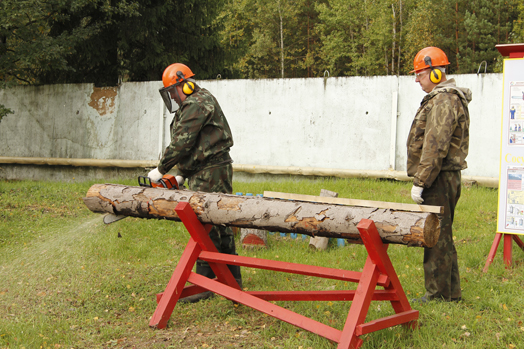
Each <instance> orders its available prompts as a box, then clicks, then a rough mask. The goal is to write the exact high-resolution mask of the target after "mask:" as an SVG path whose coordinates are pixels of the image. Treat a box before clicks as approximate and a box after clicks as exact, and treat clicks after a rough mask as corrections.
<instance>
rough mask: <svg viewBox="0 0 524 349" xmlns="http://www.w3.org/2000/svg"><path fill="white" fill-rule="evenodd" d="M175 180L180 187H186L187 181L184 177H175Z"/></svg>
mask: <svg viewBox="0 0 524 349" xmlns="http://www.w3.org/2000/svg"><path fill="white" fill-rule="evenodd" d="M175 179H176V181H177V183H178V186H179V187H181V186H183V185H184V182H185V181H186V179H185V178H184V177H182V176H175Z"/></svg>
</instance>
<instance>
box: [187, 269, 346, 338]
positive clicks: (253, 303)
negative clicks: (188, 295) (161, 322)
mask: <svg viewBox="0 0 524 349" xmlns="http://www.w3.org/2000/svg"><path fill="white" fill-rule="evenodd" d="M188 281H189V282H191V283H194V284H197V285H199V286H202V287H206V288H207V289H208V290H210V291H213V292H215V293H217V294H219V295H222V296H224V297H226V298H228V299H231V300H233V301H235V302H237V303H241V304H244V305H247V306H248V307H250V308H253V309H255V310H258V311H260V312H262V313H264V314H267V315H270V316H273V317H275V318H277V319H279V320H282V321H285V322H288V323H290V324H292V325H294V326H297V327H300V328H302V329H304V330H307V331H310V332H312V333H315V334H318V335H320V336H322V337H324V338H327V339H330V340H332V341H335V342H337V341H338V340H339V338H340V331H339V330H337V329H334V328H332V327H330V326H327V325H325V324H323V323H321V322H318V321H315V320H312V319H310V318H307V317H305V316H303V315H300V314H297V313H295V312H292V311H291V310H287V309H285V308H282V307H279V306H278V305H275V304H273V303H269V302H266V301H264V300H261V299H260V298H257V297H254V296H252V295H250V294H248V293H246V292H243V291H239V290H236V289H234V288H232V287H229V286H227V285H224V284H222V283H219V282H216V281H213V280H211V279H208V278H206V277H204V276H201V275H198V274H195V273H191V275H190V277H189V279H188Z"/></svg>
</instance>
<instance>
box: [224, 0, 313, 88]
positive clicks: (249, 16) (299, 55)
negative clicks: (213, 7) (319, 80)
mask: <svg viewBox="0 0 524 349" xmlns="http://www.w3.org/2000/svg"><path fill="white" fill-rule="evenodd" d="M221 17H222V18H223V19H224V29H223V31H222V33H221V34H222V44H223V45H224V48H225V50H226V52H227V51H229V52H235V53H234V54H230V55H229V56H228V58H227V60H226V61H227V62H228V63H227V65H228V67H229V69H230V71H232V72H234V75H236V76H242V77H249V78H277V77H279V78H281V77H295V76H313V74H315V73H316V70H315V66H314V63H315V59H316V57H317V51H318V49H317V47H318V45H319V40H318V37H317V36H316V31H315V24H316V23H317V21H318V17H317V13H316V11H315V2H314V1H312V0H298V1H295V0H278V1H273V0H230V1H228V2H227V3H226V6H225V8H224V10H223V11H222V15H221Z"/></svg>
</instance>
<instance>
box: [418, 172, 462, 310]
mask: <svg viewBox="0 0 524 349" xmlns="http://www.w3.org/2000/svg"><path fill="white" fill-rule="evenodd" d="M460 190H461V174H460V171H442V172H440V173H439V175H438V176H437V178H436V179H435V181H434V182H433V184H432V185H431V187H430V188H426V189H424V191H423V192H422V198H423V199H424V203H423V204H424V205H435V206H443V207H444V214H443V215H441V216H440V217H439V218H440V237H439V240H438V242H437V244H436V245H435V246H434V247H432V248H424V278H425V286H426V298H428V299H433V298H442V299H444V300H447V301H450V300H458V299H459V298H460V297H461V290H460V275H459V269H458V261H457V250H456V249H455V244H454V242H453V230H452V225H453V218H454V215H455V206H456V205H457V202H458V200H459V198H460Z"/></svg>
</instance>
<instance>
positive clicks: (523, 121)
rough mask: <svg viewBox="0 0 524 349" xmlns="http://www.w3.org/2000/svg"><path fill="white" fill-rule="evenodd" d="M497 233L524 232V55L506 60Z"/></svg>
mask: <svg viewBox="0 0 524 349" xmlns="http://www.w3.org/2000/svg"><path fill="white" fill-rule="evenodd" d="M503 77H504V82H503V93H502V140H501V148H500V172H499V173H500V174H499V200H498V213H497V233H505V234H524V58H515V59H505V60H504V74H503Z"/></svg>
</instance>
